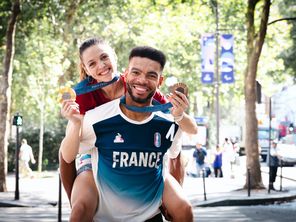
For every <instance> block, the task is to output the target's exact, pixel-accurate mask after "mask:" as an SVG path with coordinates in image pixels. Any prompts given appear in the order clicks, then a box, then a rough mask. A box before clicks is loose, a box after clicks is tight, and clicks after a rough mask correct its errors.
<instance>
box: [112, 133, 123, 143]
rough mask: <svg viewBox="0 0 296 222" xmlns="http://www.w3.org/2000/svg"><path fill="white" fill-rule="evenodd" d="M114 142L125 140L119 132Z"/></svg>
mask: <svg viewBox="0 0 296 222" xmlns="http://www.w3.org/2000/svg"><path fill="white" fill-rule="evenodd" d="M114 143H124V140H123V138H122V136H121V134H120V133H117V135H116V136H115V139H114Z"/></svg>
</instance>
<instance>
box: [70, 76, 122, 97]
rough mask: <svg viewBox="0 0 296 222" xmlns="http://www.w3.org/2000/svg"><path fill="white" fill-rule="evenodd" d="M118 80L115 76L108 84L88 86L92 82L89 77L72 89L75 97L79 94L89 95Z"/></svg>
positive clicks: (99, 83) (101, 83) (100, 83)
mask: <svg viewBox="0 0 296 222" xmlns="http://www.w3.org/2000/svg"><path fill="white" fill-rule="evenodd" d="M118 79H119V76H117V75H116V76H114V78H113V79H112V80H111V81H109V82H98V83H95V84H91V85H88V84H89V83H90V82H91V81H93V80H94V79H93V78H92V77H90V78H86V79H84V80H82V81H81V82H79V83H78V84H77V85H75V86H74V87H73V89H74V90H75V93H76V95H81V94H85V93H89V92H92V91H95V90H97V89H100V88H103V87H105V86H108V85H110V84H112V83H114V82H116V81H117V80H118Z"/></svg>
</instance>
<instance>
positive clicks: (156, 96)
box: [153, 90, 169, 104]
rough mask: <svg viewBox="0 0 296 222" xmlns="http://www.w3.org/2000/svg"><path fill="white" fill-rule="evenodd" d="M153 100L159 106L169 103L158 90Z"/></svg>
mask: <svg viewBox="0 0 296 222" xmlns="http://www.w3.org/2000/svg"><path fill="white" fill-rule="evenodd" d="M153 99H155V100H156V101H158V102H160V103H161V104H164V103H168V102H169V100H168V99H167V98H166V97H165V96H164V95H163V94H162V92H160V91H159V90H157V91H156V92H155V94H154V96H153Z"/></svg>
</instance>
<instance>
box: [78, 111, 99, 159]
mask: <svg viewBox="0 0 296 222" xmlns="http://www.w3.org/2000/svg"><path fill="white" fill-rule="evenodd" d="M95 141H96V137H95V134H94V130H93V124H92V122H91V119H90V115H88V114H87V113H86V115H85V116H84V118H83V122H82V129H81V138H80V146H79V153H86V152H88V151H89V150H91V149H92V148H94V147H95Z"/></svg>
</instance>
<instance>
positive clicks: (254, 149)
mask: <svg viewBox="0 0 296 222" xmlns="http://www.w3.org/2000/svg"><path fill="white" fill-rule="evenodd" d="M259 1H260V0H249V1H248V9H247V14H246V17H247V62H248V64H247V68H246V71H245V79H244V80H245V111H246V117H245V121H246V144H245V145H246V156H247V163H246V166H247V169H249V170H250V185H251V189H260V188H264V186H263V183H262V177H261V169H260V162H259V150H258V121H257V117H256V75H257V67H258V62H259V57H260V54H261V51H262V46H263V43H264V39H265V35H266V30H267V24H268V17H269V9H270V0H264V4H263V8H262V12H261V23H260V28H259V32H258V34H257V35H256V36H257V37H255V25H254V12H255V8H256V4H257V3H258V2H259ZM248 183H249V181H248V177H246V184H245V186H244V187H245V188H247V187H248Z"/></svg>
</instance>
